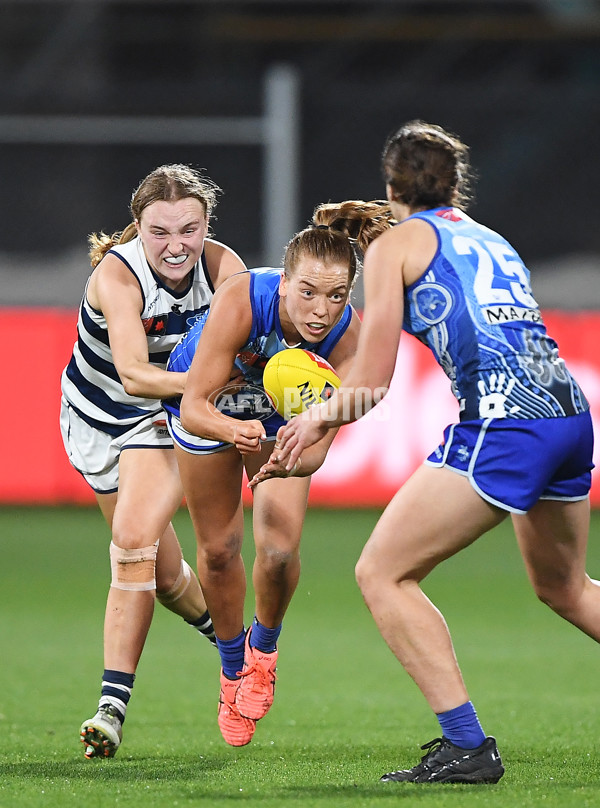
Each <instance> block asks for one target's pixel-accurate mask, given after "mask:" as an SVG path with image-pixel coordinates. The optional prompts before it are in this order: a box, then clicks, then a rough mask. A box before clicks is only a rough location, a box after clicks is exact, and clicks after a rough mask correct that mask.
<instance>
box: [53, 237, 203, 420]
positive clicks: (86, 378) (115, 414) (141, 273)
mask: <svg viewBox="0 0 600 808" xmlns="http://www.w3.org/2000/svg"><path fill="white" fill-rule="evenodd" d="M109 252H110V253H111V254H113V255H116V256H117V257H118V258H120V260H121V261H122V262H123V263H124V264H125V266H126V267H127V268H128V269H129V270H130V271H131V272H132V273H133V274H134V275H135V277H136V279H137V281H138V283H139V285H140V291H141V293H142V299H143V309H142V313H141V321H142V323H143V326H144V330H145V332H146V335H147V339H148V353H149V358H150V362H151V364H153V365H157V366H158V367H160V368H163V369H164V368H166V364H167V360H168V358H169V354H170V352H171V349H172V348H173V347H174V346H175V345H176V344H177V343H178V342H179V340H180V339H181V337H182V335H183V334H185V333H186V331H188V330H189V328H190V327H191V326H192V324H193V323H194V322H195V320H196V319H197V317H199V316H200V315H201V314H202V312H204V311H206V309H208V307H209V305H210V301H211V300H212V297H213V294H214V288H213V285H212V282H211V280H210V275H209V274H208V270H207V268H206V259H205V257H204V253H203V254H202V256H201V259H200V261H199V262H198V263H197V264H196V265H195V267H194V269H193V270H192V272H191V273H190V280H189V284H188V285H187V287H186V288H185V289H184V290H183V291H181V292H174V291H173V290H171V289H169V288H168V287H167V286H166V285H165V284H164V283H163V282H162V281H161V280H160V279H159V277H158V276H157V275H156V274H155V273H154V272H153V271H152V269H151V268H150V266H149V264H148V261H147V260H146V256H145V254H144V250H143V247H142V243H141V241H140V239H139V237H136V238H135V239H133V241H129V242H127V243H126V244H119V245H116V246H115V247H113V248H112V249H111V250H110V251H109ZM88 283H89V281H88ZM61 389H62V394H63V396H64V398H65V399H66V401H67V402H68V404H69V405H70V406H71V407H72V408H73V409H74V410H75V411H76V412H77V413H78V415H79V416H80V417H81V418H83V420H85V421H86V422H87V423H89V424H90V425H91V426H94V427H96V428H97V429H101V430H102V431H103V432H107V433H108V434H110V435H115V436H117V435H121V434H123V433H124V432H126V431H127V430H129V429H131V427H132V426H133V425H134V424H136V423H137V422H138V421H139V420H140V419H142V418H145V417H147V416H148V415H153V414H155V413H156V414H158V413H160V412H161V404H160V401H158V400H156V399H149V398H139V397H136V396H130V395H128V394H127V393H126V392H125V389H124V387H123V385H122V384H121V380H120V378H119V374H118V373H117V369H116V367H115V365H114V362H113V357H112V352H111V349H110V344H109V338H108V328H107V325H106V320H105V318H104V316H103V314H102V313H101V312H100V311H97V310H96V309H93V308H92V307H91V306H90V305H89V303H88V301H87V286H86V294H84V296H83V300H82V302H81V306H80V309H79V319H78V322H77V341H76V342H75V345H74V347H73V354H72V356H71V360H70V362H69V364H68V365H67V367H66V368H65V369H64V371H63V374H62V378H61Z"/></svg>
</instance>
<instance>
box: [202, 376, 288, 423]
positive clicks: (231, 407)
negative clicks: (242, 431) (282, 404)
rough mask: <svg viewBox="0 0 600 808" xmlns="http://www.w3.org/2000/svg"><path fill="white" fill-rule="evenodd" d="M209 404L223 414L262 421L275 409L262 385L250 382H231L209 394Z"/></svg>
mask: <svg viewBox="0 0 600 808" xmlns="http://www.w3.org/2000/svg"><path fill="white" fill-rule="evenodd" d="M211 404H212V405H213V406H214V407H215V408H216V409H217V410H218V411H219V412H221V413H223V415H228V416H229V417H230V418H239V419H240V420H245V421H246V420H250V419H253V418H256V419H258V420H259V421H264V420H266V419H267V418H269V417H270V416H271V415H273V414H274V413H275V412H276V410H275V408H274V407H273V404H272V403H271V400H270V399H269V396H268V395H267V394H266V393H265V391H264V390H263V389H262V387H257V386H256V385H252V384H237V385H236V384H232V385H228V386H226V387H222V388H221V389H220V390H217V391H215V392H214V393H213V395H212V396H211Z"/></svg>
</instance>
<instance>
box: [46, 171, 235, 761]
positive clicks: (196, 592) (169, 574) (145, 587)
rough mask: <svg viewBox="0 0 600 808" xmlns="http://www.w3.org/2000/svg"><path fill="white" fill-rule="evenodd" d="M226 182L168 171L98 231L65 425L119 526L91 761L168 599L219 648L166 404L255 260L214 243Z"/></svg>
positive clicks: (104, 749)
mask: <svg viewBox="0 0 600 808" xmlns="http://www.w3.org/2000/svg"><path fill="white" fill-rule="evenodd" d="M219 191H220V189H219V188H218V186H216V185H215V184H214V183H213V182H212V180H209V179H208V178H207V177H205V176H204V175H203V174H202V173H201V172H199V171H196V170H194V169H192V168H190V167H189V166H185V165H178V164H175V165H166V166H160V167H159V168H157V169H155V170H154V171H153V172H151V173H150V174H149V175H148V176H147V177H146V178H145V179H144V180H142V182H141V183H140V185H139V187H138V188H137V189H136V191H135V192H134V194H133V196H132V200H131V206H130V208H131V213H132V216H133V222H132V223H131V224H130V225H129V226H128V227H127V228H126V229H125V230H124V231H123V232H122V233H115V234H114V235H113V236H106V235H104V234H100V235H96V234H94V235H92V236H91V237H90V245H91V251H90V258H91V263H92V267H93V268H94V269H93V272H92V274H91V275H90V278H89V280H88V282H87V285H86V289H85V294H84V297H83V301H82V303H81V307H80V311H79V320H78V324H77V341H76V343H75V345H74V348H73V355H72V357H71V360H70V362H69V364H68V365H67V367H66V368H65V370H64V372H63V375H62V407H61V430H62V434H63V440H64V444H65V448H66V451H67V454H68V456H69V460H70V461H71V463H72V464H73V466H74V467H75V468H76V469H77V470H78V471H79V472H80V473H81V474H82V475H83V477H84V478H85V480H86V481H87V482H88V483H89V485H90V486H91V487H92V489H93V490H94V492H95V494H96V499H97V500H98V504H99V506H100V509H101V511H102V514H103V516H104V517H105V519H106V521H107V523H108V525H109V526H110V528H111V531H112V542H111V545H110V559H111V570H112V579H111V586H110V590H109V593H108V600H107V608H106V617H105V623H104V667H105V670H104V674H103V676H102V691H101V697H100V702H99V706H98V711H97V713H96V714H95V715H94V717H93V718H91V719H89V720H87V721H84V723H83V725H82V727H81V730H80V734H81V740H82V741H83V743H84V747H85V755H86V757H95V756H102V757H112V756H113V755H114V754H115V752H116V750H117V748H118V747H119V745H120V743H121V739H122V724H123V722H124V720H125V713H126V710H127V704H128V701H129V697H130V695H131V689H132V687H133V680H134V678H135V671H136V668H137V664H138V662H139V658H140V655H141V653H142V648H143V646H144V642H145V639H146V635H147V633H148V629H149V627H150V622H151V620H152V613H153V609H154V599H155V596H156V598H157V599H158V600H159V601H160V602H161V603H162V604H163V605H165V606H166V607H167V608H168V609H170V610H171V611H173V612H175V614H178V615H180V616H181V617H183V618H184V619H185V620H186V621H187V622H188V623H190V624H191V625H193V626H195V627H196V628H197V629H198V630H199V631H200V632H201V633H203V634H205V635H206V636H207V637H208V638H209V639H211V641H213V642H214V633H213V630H212V622H211V619H210V615H209V613H208V610H207V608H206V603H205V601H204V597H203V595H202V591H201V589H200V585H199V582H198V579H197V577H196V575H195V573H194V572H193V571H192V570H191V568H190V567H189V565H188V564H187V562H186V561H185V560H184V559H183V557H182V554H181V548H180V546H179V542H178V540H177V537H176V535H175V532H174V530H173V526H172V524H171V518H172V517H173V514H174V513H175V511H176V510H177V508H178V507H179V506H180V504H181V501H182V495H183V492H182V487H181V481H180V479H179V473H178V469H177V463H176V460H175V457H174V453H173V444H172V441H171V438H170V437H169V434H168V431H167V429H166V425H165V421H164V417H165V416H164V412H163V410H162V408H161V404H160V399H161V398H163V397H165V396H171V395H179V394H181V393H182V392H183V389H184V385H185V380H186V374H185V373H173V372H168V371H167V370H166V363H167V359H168V357H169V354H170V351H171V349H172V348H173V346H174V345H175V344H176V343H177V342H178V340H179V339H180V337H181V336H182V334H184V333H185V332H186V331H187V330H188V329H189V328H190V326H191V324H192V323H193V322H194V321H195V320H196V319H197V318H198V317H200V316H201V315H202V313H203V312H204V311H206V309H207V308H208V306H209V304H210V302H211V300H212V296H213V293H214V290H215V289H216V288H218V286H219V285H220V284H221V283H222V282H223V281H224V280H225V279H226V278H227V277H229V276H230V275H232V274H234V273H237V272H240V271H243V270H244V269H245V266H244V264H243V262H242V261H241V260H240V258H239V257H238V256H237V255H236V254H235V253H234V252H233V251H232V250H231V249H229V247H226V246H225V245H223V244H221V243H219V242H218V241H215V240H213V239H210V238H208V237H207V236H208V232H209V217H210V214H211V212H212V210H213V208H214V206H215V204H216V201H217V194H218V193H219Z"/></svg>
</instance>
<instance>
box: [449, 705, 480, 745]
mask: <svg viewBox="0 0 600 808" xmlns="http://www.w3.org/2000/svg"><path fill="white" fill-rule="evenodd" d="M437 719H438V721H439V722H440V727H441V728H442V732H443V733H444V736H445V737H446V738H448V740H449V741H450V743H453V744H454V745H455V746H460V748H461V749H475V747H477V746H481V744H482V743H483V742H484V740H485V733H484V731H483V729H482V728H481V724H480V723H479V719H478V718H477V713H476V712H475V707H473V705H472V704H471V702H470V701H468V702H466V704H461V705H460V707H455V708H454V709H453V710H448V711H447V712H445V713H438V714H437Z"/></svg>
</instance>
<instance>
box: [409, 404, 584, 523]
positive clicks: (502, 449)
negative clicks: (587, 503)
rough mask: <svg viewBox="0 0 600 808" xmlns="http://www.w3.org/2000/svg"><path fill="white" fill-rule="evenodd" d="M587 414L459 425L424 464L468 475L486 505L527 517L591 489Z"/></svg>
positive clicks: (491, 419) (464, 422)
mask: <svg viewBox="0 0 600 808" xmlns="http://www.w3.org/2000/svg"><path fill="white" fill-rule="evenodd" d="M593 448H594V433H593V427H592V419H591V416H590V413H589V411H588V412H584V413H581V414H579V415H569V416H567V417H564V418H535V419H530V420H525V419H523V420H520V419H516V418H489V419H487V420H484V421H461V423H459V424H452V425H451V426H448V427H446V429H445V431H444V442H443V443H442V444H441V445H440V446H438V448H437V449H436V450H435V452H433V453H432V454H430V455H429V457H428V458H427V460H426V461H425V462H426V463H427V464H428V465H430V466H438V467H442V466H445V467H447V468H450V469H452V470H453V471H457V472H458V473H459V474H464V475H465V476H466V477H468V478H469V481H470V483H471V485H472V486H473V488H474V489H475V490H476V491H477V493H478V494H479V495H480V496H481V497H483V499H485V500H486V501H487V502H490V503H491V504H492V505H496V506H497V507H499V508H503V509H504V510H507V511H510V512H511V513H527V511H528V510H530V508H532V507H533V506H534V505H535V503H536V502H537V501H538V500H539V499H554V500H562V501H565V502H572V501H573V502H574V501H577V500H580V499H585V498H586V497H587V496H588V494H589V491H590V487H591V484H592V469H593V468H594V464H593V462H592V452H593Z"/></svg>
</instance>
